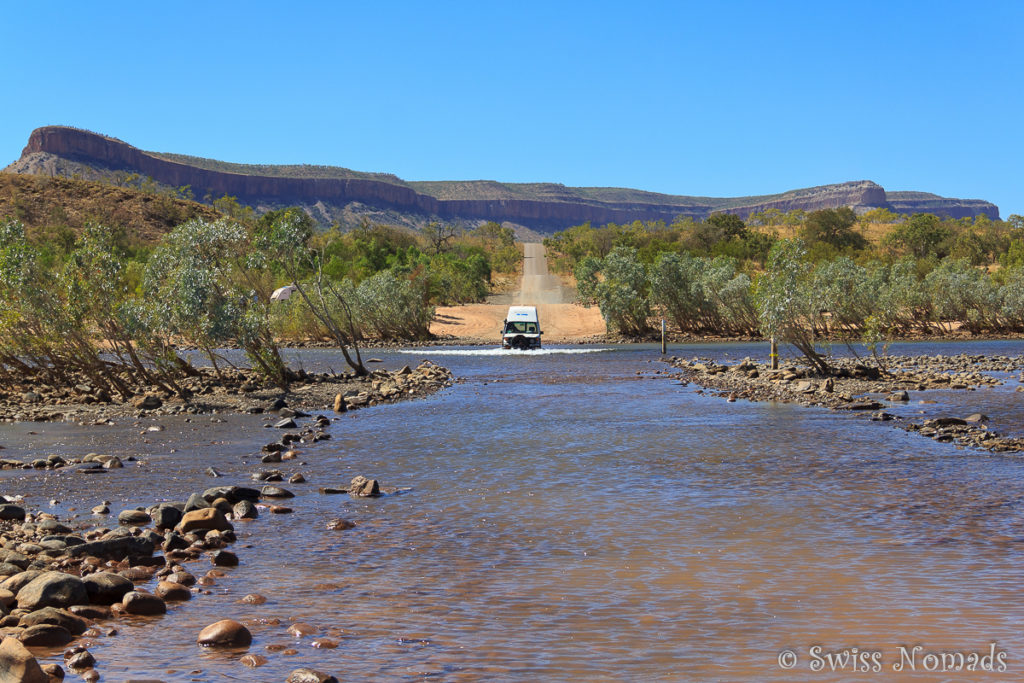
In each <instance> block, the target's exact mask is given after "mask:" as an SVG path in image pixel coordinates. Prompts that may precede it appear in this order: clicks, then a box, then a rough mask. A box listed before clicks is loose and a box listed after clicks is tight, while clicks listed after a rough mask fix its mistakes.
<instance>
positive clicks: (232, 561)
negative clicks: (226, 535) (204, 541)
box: [210, 550, 238, 567]
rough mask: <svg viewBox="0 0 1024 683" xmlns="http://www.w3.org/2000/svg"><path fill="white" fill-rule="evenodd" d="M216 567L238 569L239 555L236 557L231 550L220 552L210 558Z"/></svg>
mask: <svg viewBox="0 0 1024 683" xmlns="http://www.w3.org/2000/svg"><path fill="white" fill-rule="evenodd" d="M210 560H211V561H212V562H213V564H214V566H217V567H237V566H238V555H235V554H234V553H233V552H231V551H230V550H218V551H217V552H215V553H214V554H213V557H211V558H210Z"/></svg>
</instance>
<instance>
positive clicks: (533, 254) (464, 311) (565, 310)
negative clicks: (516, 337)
mask: <svg viewBox="0 0 1024 683" xmlns="http://www.w3.org/2000/svg"><path fill="white" fill-rule="evenodd" d="M574 298H575V291H574V290H573V289H572V288H571V287H567V286H566V285H565V284H564V283H563V282H562V280H561V278H559V277H558V276H557V275H552V274H550V273H549V272H548V261H547V256H546V255H545V253H544V245H543V244H541V243H539V242H527V243H525V244H524V245H523V278H522V281H521V282H520V286H519V291H517V292H512V293H511V294H502V295H497V296H493V297H489V298H488V303H485V304H467V305H464V306H440V307H438V309H437V313H436V315H435V316H434V321H433V323H431V325H430V331H431V332H432V333H434V334H436V335H452V336H454V337H459V338H462V339H466V340H467V341H468V340H474V341H476V340H488V339H493V340H494V342H495V344H497V343H499V341H500V339H501V329H502V322H503V321H504V320H505V314H506V313H507V312H508V307H509V306H511V305H524V306H536V307H537V314H538V316H539V317H540V325H541V329H542V330H543V331H544V341H545V342H547V343H552V342H567V341H577V340H580V339H583V338H585V337H593V336H595V335H600V334H604V332H605V325H604V319H602V318H601V312H600V311H599V310H598V309H597V308H584V307H583V306H580V305H579V304H575V303H572V301H573V299H574Z"/></svg>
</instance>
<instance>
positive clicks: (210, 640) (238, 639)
mask: <svg viewBox="0 0 1024 683" xmlns="http://www.w3.org/2000/svg"><path fill="white" fill-rule="evenodd" d="M196 642H197V643H199V644H200V645H202V646H203V647H247V646H249V645H250V644H252V634H251V633H249V629H247V628H246V627H245V626H242V625H241V624H240V623H238V622H237V621H235V620H233V619H222V620H220V621H217V622H214V623H212V624H210V625H209V626H207V627H206V628H204V629H203V630H202V631H200V632H199V637H198V638H196Z"/></svg>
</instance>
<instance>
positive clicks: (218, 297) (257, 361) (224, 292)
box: [134, 219, 290, 389]
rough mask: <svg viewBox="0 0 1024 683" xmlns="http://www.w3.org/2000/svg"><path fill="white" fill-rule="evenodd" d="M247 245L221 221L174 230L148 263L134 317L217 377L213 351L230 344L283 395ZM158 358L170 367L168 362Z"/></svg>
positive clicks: (285, 376) (283, 375)
mask: <svg viewBox="0 0 1024 683" xmlns="http://www.w3.org/2000/svg"><path fill="white" fill-rule="evenodd" d="M249 245H250V240H249V235H248V234H247V233H246V231H245V229H244V228H242V227H241V226H240V225H238V224H237V223H235V222H233V221H230V220H227V219H221V220H218V221H215V222H213V223H209V222H206V221H202V220H192V221H188V222H186V223H183V224H181V225H179V226H178V227H177V228H175V229H174V230H173V231H172V232H171V233H170V234H169V235H168V236H167V237H166V238H165V239H164V241H163V243H162V244H161V245H160V247H158V248H157V250H156V251H155V252H154V253H153V255H152V257H151V258H150V261H149V264H148V265H147V269H146V277H145V281H144V291H145V295H146V296H145V305H146V306H147V307H148V311H145V312H141V314H140V315H136V316H135V318H134V319H135V320H136V322H138V323H139V324H140V325H144V326H149V328H150V329H151V330H152V331H160V332H163V333H164V334H165V335H166V336H170V337H175V338H179V339H183V340H185V341H187V342H188V343H190V344H193V345H195V346H196V347H198V348H199V349H201V350H202V351H203V352H204V353H205V354H206V355H207V357H208V358H209V359H210V362H211V363H212V364H213V366H214V368H215V370H216V371H217V372H219V366H218V364H217V354H216V351H215V349H216V348H217V347H218V346H221V345H223V344H224V343H226V342H229V341H235V342H237V343H238V345H239V346H241V347H242V349H243V350H244V351H245V354H246V357H247V358H248V359H249V361H250V363H252V366H253V369H254V370H256V371H257V372H259V373H260V374H261V375H262V376H263V377H265V378H266V379H267V380H268V381H270V382H272V383H273V384H276V385H277V386H279V387H281V388H283V389H284V388H287V387H288V383H289V380H290V372H289V371H288V369H287V367H286V366H285V364H284V361H283V360H282V358H281V354H280V351H279V349H278V346H277V343H276V342H275V341H274V338H273V335H272V333H271V330H270V324H269V318H268V315H267V302H266V301H265V300H264V299H261V298H260V297H259V296H257V294H256V288H257V286H258V284H259V283H258V277H257V272H256V271H257V269H258V268H259V267H260V265H261V264H260V263H259V259H254V258H253V255H252V254H251V253H250V247H249ZM175 357H176V354H175ZM162 360H163V361H164V362H170V363H174V362H175V361H174V359H173V358H171V357H169V356H163V357H162Z"/></svg>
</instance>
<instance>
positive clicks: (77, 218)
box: [0, 173, 221, 244]
mask: <svg viewBox="0 0 1024 683" xmlns="http://www.w3.org/2000/svg"><path fill="white" fill-rule="evenodd" d="M220 215H221V214H219V213H218V212H217V211H215V210H214V209H212V208H211V207H209V206H206V205H205V204H200V203H198V202H191V201H186V200H184V199H178V198H174V197H170V196H168V195H166V194H161V193H156V192H145V191H142V190H138V189H134V188H122V187H112V186H110V185H106V184H103V183H97V182H91V181H87V180H79V179H76V178H62V177H52V178H51V177H49V176H39V175H15V174H13V173H0V221H2V220H4V219H7V218H15V219H17V220H20V221H21V222H22V223H23V224H24V225H25V227H26V228H27V229H28V231H29V234H30V235H32V234H35V233H39V232H44V233H46V232H48V231H50V232H52V231H53V230H54V229H57V228H61V229H63V228H67V229H68V230H70V231H72V232H73V233H77V232H80V231H81V230H82V229H83V228H84V227H85V226H86V225H87V224H88V223H92V222H95V223H101V224H103V225H106V226H107V227H109V228H113V229H118V230H123V232H124V237H125V239H127V240H128V241H129V242H131V243H136V244H148V243H153V242H155V241H156V240H158V239H160V237H161V236H163V235H164V234H165V233H167V232H169V231H170V230H171V229H172V228H174V227H175V226H176V225H179V224H180V223H184V222H185V221H187V220H189V219H192V218H201V219H204V220H216V219H217V218H219V217H220ZM53 236H54V235H50V237H53Z"/></svg>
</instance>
